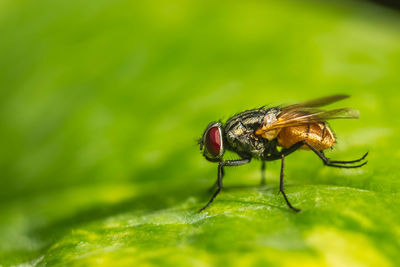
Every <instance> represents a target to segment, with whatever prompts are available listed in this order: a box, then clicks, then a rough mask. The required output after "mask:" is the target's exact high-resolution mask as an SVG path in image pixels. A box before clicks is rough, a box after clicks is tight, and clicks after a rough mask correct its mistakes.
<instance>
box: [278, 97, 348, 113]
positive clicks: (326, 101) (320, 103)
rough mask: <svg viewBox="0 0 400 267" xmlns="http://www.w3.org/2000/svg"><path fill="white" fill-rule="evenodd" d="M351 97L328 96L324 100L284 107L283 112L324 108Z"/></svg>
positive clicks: (318, 99)
mask: <svg viewBox="0 0 400 267" xmlns="http://www.w3.org/2000/svg"><path fill="white" fill-rule="evenodd" d="M349 97H350V96H349V95H332V96H327V97H322V98H317V99H313V100H309V101H306V102H302V103H298V104H294V105H289V106H286V107H282V108H281V110H283V111H285V110H291V109H298V108H316V107H322V106H326V105H329V104H332V103H334V102H337V101H340V100H343V99H346V98H349Z"/></svg>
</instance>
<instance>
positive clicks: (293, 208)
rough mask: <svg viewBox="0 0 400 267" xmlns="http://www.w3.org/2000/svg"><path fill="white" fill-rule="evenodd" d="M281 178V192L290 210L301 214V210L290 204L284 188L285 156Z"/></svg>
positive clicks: (282, 162) (283, 157) (282, 157)
mask: <svg viewBox="0 0 400 267" xmlns="http://www.w3.org/2000/svg"><path fill="white" fill-rule="evenodd" d="M281 159H282V161H281V176H280V183H279V191H280V192H281V193H282V195H283V197H284V198H285V201H286V204H287V205H288V207H289V208H291V209H292V210H294V211H295V212H299V211H300V210H299V209H297V208H295V207H293V206H292V204H290V202H289V199H288V198H287V196H286V194H285V191H284V187H283V178H284V176H285V155H284V154H282V155H281Z"/></svg>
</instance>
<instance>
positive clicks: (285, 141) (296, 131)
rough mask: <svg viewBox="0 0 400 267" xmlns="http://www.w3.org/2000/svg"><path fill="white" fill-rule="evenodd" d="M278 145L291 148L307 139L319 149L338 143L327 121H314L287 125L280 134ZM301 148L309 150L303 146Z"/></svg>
mask: <svg viewBox="0 0 400 267" xmlns="http://www.w3.org/2000/svg"><path fill="white" fill-rule="evenodd" d="M277 138H278V145H279V146H281V147H283V148H289V147H291V146H292V145H294V144H296V143H297V142H300V141H307V143H309V144H310V145H312V146H313V147H315V148H316V149H317V150H319V151H322V150H325V149H327V148H331V147H332V146H333V145H334V144H335V143H336V138H335V136H334V134H333V132H332V130H331V129H330V128H329V126H328V125H327V124H326V123H313V124H309V125H302V126H293V127H286V128H283V129H281V131H280V132H279V134H278V137H277ZM301 149H307V150H309V147H307V146H302V147H301Z"/></svg>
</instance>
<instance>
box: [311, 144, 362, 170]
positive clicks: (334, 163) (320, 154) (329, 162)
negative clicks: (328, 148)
mask: <svg viewBox="0 0 400 267" xmlns="http://www.w3.org/2000/svg"><path fill="white" fill-rule="evenodd" d="M304 144H305V145H306V146H308V147H309V148H310V149H311V150H312V151H313V152H314V153H315V154H317V156H318V157H319V158H320V159H322V161H323V162H324V164H325V165H326V166H330V167H336V168H348V169H350V168H359V167H361V166H364V165H365V164H367V162H368V161H366V162H363V163H361V164H358V165H352V166H348V165H345V164H352V163H356V162H360V161H362V160H364V159H365V157H366V156H367V155H368V152H367V153H365V154H364V155H363V156H362V157H361V158H359V159H356V160H349V161H343V160H330V159H329V158H327V157H326V156H325V154H324V152H322V151H318V150H317V149H316V148H315V147H313V146H312V145H310V144H309V143H307V142H304Z"/></svg>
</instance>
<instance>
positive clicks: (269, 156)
mask: <svg viewBox="0 0 400 267" xmlns="http://www.w3.org/2000/svg"><path fill="white" fill-rule="evenodd" d="M348 97H349V96H348V95H333V96H328V97H324V98H318V99H314V100H310V101H307V102H303V103H299V104H294V105H289V106H278V107H271V108H265V107H261V108H258V109H252V110H247V111H244V112H241V113H239V114H237V115H235V116H233V117H231V118H230V119H228V120H227V121H226V123H225V124H222V123H221V122H212V123H210V124H209V125H208V126H207V128H206V130H205V131H204V133H203V136H202V138H201V139H200V141H199V144H200V150H203V155H204V157H205V158H206V159H207V160H208V161H211V162H216V163H218V178H217V181H216V185H217V190H216V191H215V193H214V195H213V196H212V197H211V199H210V200H209V201H208V203H207V204H206V205H205V206H204V207H203V208H201V210H200V211H203V210H205V209H206V208H207V207H208V206H210V204H211V203H212V202H213V201H214V199H215V198H216V196H217V195H218V194H219V193H220V192H221V190H222V178H223V176H224V167H228V166H239V165H244V164H247V163H249V162H250V161H251V160H252V159H253V158H254V159H258V160H261V162H262V164H261V171H262V180H261V182H262V183H264V182H265V175H264V171H265V162H266V161H273V160H281V173H280V185H279V191H280V192H281V193H282V195H283V197H284V199H285V201H286V204H287V206H288V207H289V208H290V209H292V210H293V211H296V212H299V211H300V209H298V208H295V207H293V206H292V204H291V203H290V201H289V199H288V198H287V196H286V194H285V191H284V187H283V180H284V169H285V157H286V156H288V155H289V154H291V153H293V152H295V151H296V150H298V149H304V150H310V151H312V152H314V153H315V154H316V155H317V156H318V157H319V158H320V159H321V160H322V162H323V163H324V164H325V165H326V166H329V167H336V168H359V167H361V166H364V165H365V164H366V163H367V161H365V162H363V163H361V164H354V163H358V162H361V161H363V160H364V159H365V157H366V156H367V155H368V152H367V153H365V154H364V155H363V156H362V157H361V158H359V159H356V160H350V161H341V160H330V159H329V158H327V157H326V156H325V154H324V152H323V151H324V150H326V149H328V148H332V147H333V145H334V144H335V143H336V137H335V135H334V133H333V131H332V129H331V128H330V126H329V125H328V123H327V120H332V119H357V118H359V112H358V111H357V110H354V109H351V108H339V109H333V110H323V109H320V107H322V106H325V105H328V104H331V103H334V102H337V101H339V100H343V99H345V98H348ZM225 150H230V151H233V152H235V153H236V154H238V155H239V157H240V159H237V160H223V155H224V152H225Z"/></svg>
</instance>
